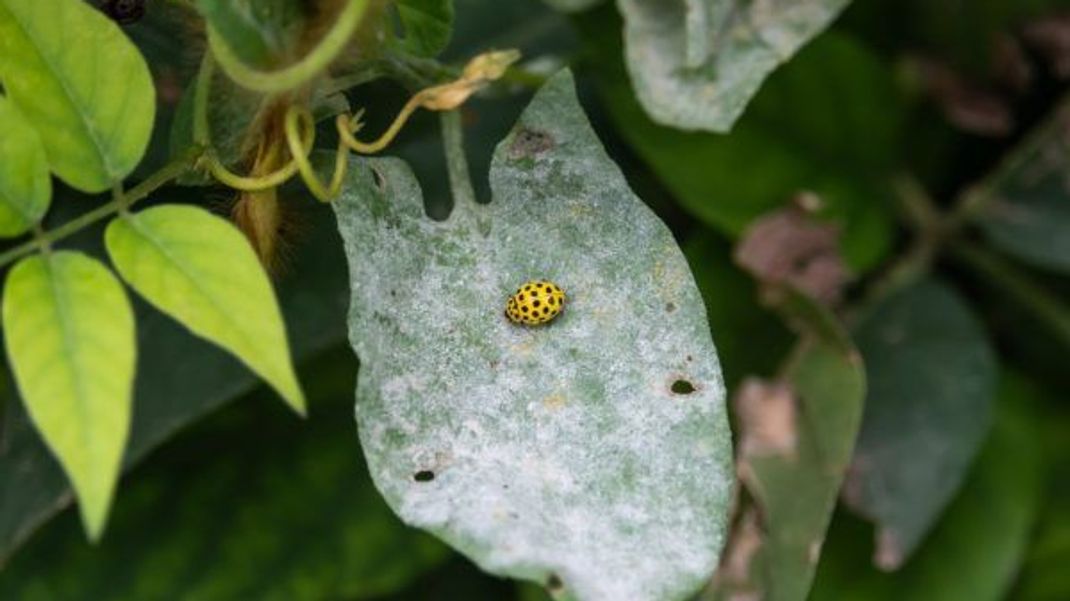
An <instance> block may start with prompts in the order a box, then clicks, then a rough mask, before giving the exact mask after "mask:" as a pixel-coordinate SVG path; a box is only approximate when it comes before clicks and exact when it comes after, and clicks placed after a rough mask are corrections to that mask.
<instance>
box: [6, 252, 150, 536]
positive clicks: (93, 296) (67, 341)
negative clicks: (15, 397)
mask: <svg viewBox="0 0 1070 601" xmlns="http://www.w3.org/2000/svg"><path fill="white" fill-rule="evenodd" d="M3 323H4V333H5V339H6V340H5V342H6V345H7V354H8V360H9V361H10V363H11V367H12V370H13V371H14V374H15V381H16V382H17V384H18V388H19V392H20V394H21V396H22V399H23V403H25V405H26V409H27V410H28V412H29V414H30V417H31V419H32V420H33V423H34V425H35V426H36V428H37V430H38V431H39V432H40V433H41V435H42V436H43V437H44V439H45V441H46V442H47V443H48V446H49V448H50V449H51V450H52V453H53V454H54V455H55V456H56V458H57V459H59V462H60V463H61V464H62V465H63V469H64V471H65V472H66V473H67V476H68V478H69V479H70V481H71V484H73V486H74V490H75V493H76V494H77V495H78V500H79V509H80V510H81V514H82V522H83V524H84V525H85V529H86V532H87V533H88V535H89V538H90V539H91V540H97V539H99V538H100V535H101V534H102V533H103V531H104V523H105V521H106V520H107V515H108V509H109V507H110V505H111V500H112V495H113V494H114V492H115V484H116V482H117V481H118V479H119V466H120V463H121V461H122V456H123V448H124V447H125V446H126V439H127V434H128V432H129V429H130V412H131V404H132V401H131V393H132V389H133V384H134V363H135V356H136V354H137V351H136V343H135V335H134V313H133V311H132V310H131V308H130V302H129V301H128V300H127V298H126V293H125V292H124V291H123V288H122V285H120V284H119V282H118V280H116V279H115V276H114V275H112V273H111V272H110V271H108V269H107V268H106V267H104V266H103V265H101V264H100V263H99V262H97V261H96V260H94V259H90V258H89V257H86V256H85V255H82V254H80V253H75V252H70V251H65V252H56V253H52V254H49V255H46V256H34V257H30V258H28V259H23V260H22V261H21V262H19V263H18V264H17V265H16V266H15V267H14V268H13V269H12V270H11V272H10V273H9V274H8V276H7V283H6V285H5V286H4V300H3Z"/></svg>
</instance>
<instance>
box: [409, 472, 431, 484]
mask: <svg viewBox="0 0 1070 601" xmlns="http://www.w3.org/2000/svg"><path fill="white" fill-rule="evenodd" d="M412 479H413V480H416V481H417V482H430V481H432V480H434V479H435V472H432V471H431V470H420V471H418V472H416V473H415V474H413V475H412Z"/></svg>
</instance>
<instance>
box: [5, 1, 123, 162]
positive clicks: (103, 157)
mask: <svg viewBox="0 0 1070 601" xmlns="http://www.w3.org/2000/svg"><path fill="white" fill-rule="evenodd" d="M0 10H3V11H5V12H6V13H7V14H8V15H9V16H10V17H11V21H12V22H13V23H15V24H16V25H17V26H18V28H19V30H20V31H21V32H22V35H23V36H24V37H25V38H26V40H28V41H29V42H30V43H29V44H28V45H29V46H30V48H31V49H32V51H33V52H34V53H35V54H37V56H38V57H39V58H40V59H41V62H42V63H44V64H45V66H46V67H48V72H49V74H50V75H52V78H53V79H54V80H55V81H56V82H58V83H59V87H60V89H62V90H63V94H64V97H65V99H66V100H67V104H68V105H69V106H70V107H71V108H72V109H73V112H74V114H75V115H76V116H77V117H78V119H77V120H76V122H77V123H78V124H79V125H81V126H82V129H83V130H84V133H85V136H86V138H88V139H89V141H90V143H91V144H92V145H93V148H94V149H95V150H96V151H97V157H98V158H99V159H100V163H101V166H102V167H104V171H105V172H106V173H107V174H108V177H109V178H112V177H113V176H114V174H115V173H116V170H115V169H114V166H113V165H112V164H111V161H110V160H109V159H108V155H107V153H105V152H104V148H102V147H101V145H100V140H98V139H97V137H96V136H95V135H94V129H93V127H92V126H90V124H89V121H88V120H87V119H86V116H85V114H84V113H83V112H82V111H81V110H80V109H79V106H78V103H77V102H75V97H74V94H73V93H72V91H71V89H70V88H69V87H68V86H67V82H66V81H65V80H64V79H63V78H62V77H59V76H58V75H59V73H60V72H59V70H58V69H57V68H56V66H55V65H54V64H53V63H52V61H51V60H49V58H48V57H47V56H46V55H45V54H44V53H43V52H41V51H40V49H39V45H38V40H37V38H35V37H34V36H32V35H30V30H29V29H28V28H27V27H26V25H25V24H24V23H23V22H22V21H20V20H19V18H18V16H17V15H16V14H15V13H14V12H12V11H11V9H9V8H8V7H7V6H6V4H5V3H3V2H0ZM57 20H58V18H57ZM98 62H99V61H93V64H94V68H96V64H97V63H98ZM126 87H127V88H129V86H126Z"/></svg>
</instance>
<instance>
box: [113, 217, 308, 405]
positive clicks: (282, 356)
mask: <svg viewBox="0 0 1070 601" xmlns="http://www.w3.org/2000/svg"><path fill="white" fill-rule="evenodd" d="M105 240H106V243H107V247H108V255H109V256H110V257H111V260H112V262H113V263H114V264H115V268H116V270H118V272H119V274H120V275H122V277H123V279H124V280H126V281H127V283H129V284H130V286H132V287H133V288H134V290H137V291H138V293H139V294H141V295H142V296H144V297H145V299H146V300H148V301H149V302H150V303H152V304H153V306H155V307H156V308H158V309H160V310H161V311H163V312H164V313H167V314H168V315H170V316H172V317H174V318H175V319H177V320H178V321H179V323H181V324H182V325H184V326H186V327H187V328H189V329H190V330H191V331H192V332H193V333H194V334H197V335H198V336H201V337H203V338H206V339H208V340H210V341H212V342H214V343H215V344H218V345H219V346H221V347H223V348H224V349H226V350H227V351H230V352H231V353H233V354H234V355H235V356H236V357H238V358H239V359H241V360H242V362H244V363H245V364H246V365H247V366H249V369H251V370H253V371H254V372H256V373H257V374H258V375H259V376H260V377H262V378H264V379H265V380H267V382H268V383H269V384H271V386H272V387H273V388H274V389H275V390H276V391H277V392H278V393H279V394H280V395H281V396H282V397H283V399H285V400H286V402H287V403H289V405H290V406H291V407H293V409H294V410H295V411H297V412H298V413H300V414H302V415H304V413H305V398H304V394H303V393H302V392H301V387H300V386H299V385H298V383H297V377H296V376H295V375H294V371H293V364H292V363H291V360H290V346H289V343H288V342H287V340H286V328H285V325H284V324H283V321H282V315H281V313H280V311H279V306H278V302H277V301H276V300H275V293H274V291H273V290H272V288H271V282H270V281H269V280H268V277H267V274H266V273H264V269H263V267H261V265H260V262H259V260H258V259H257V258H256V253H255V252H253V249H252V247H251V246H249V241H248V239H246V238H245V236H244V235H242V233H241V232H239V231H238V230H237V229H236V228H235V227H234V226H233V225H232V224H231V223H230V222H228V221H226V220H224V219H222V218H219V217H216V216H214V215H212V214H211V213H209V212H207V211H205V210H204V209H201V208H198V207H193V206H189V205H163V206H159V207H153V208H151V209H147V210H145V211H141V212H140V213H134V214H129V215H126V216H122V217H119V218H117V219H115V220H114V221H112V222H111V224H110V225H109V226H108V230H107V233H106V238H105Z"/></svg>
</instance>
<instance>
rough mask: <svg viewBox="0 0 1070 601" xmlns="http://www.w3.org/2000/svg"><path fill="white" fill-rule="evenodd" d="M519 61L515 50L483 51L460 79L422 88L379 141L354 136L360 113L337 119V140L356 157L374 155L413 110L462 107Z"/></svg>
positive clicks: (472, 61)
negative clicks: (364, 140) (366, 140)
mask: <svg viewBox="0 0 1070 601" xmlns="http://www.w3.org/2000/svg"><path fill="white" fill-rule="evenodd" d="M519 58H520V53H519V52H517V51H516V50H502V51H494V52H486V53H484V54H480V55H479V56H476V57H475V58H473V59H472V60H470V61H468V64H467V65H465V67H464V70H463V71H462V72H461V76H460V77H459V78H457V79H455V80H453V81H451V82H448V83H444V84H439V85H436V86H431V87H429V88H424V89H423V90H420V91H419V92H417V93H416V94H414V95H413V96H412V98H410V99H409V101H408V102H406V103H405V106H403V107H402V108H401V111H399V112H398V116H397V117H395V118H394V121H393V123H391V124H390V127H388V128H387V129H386V131H385V132H383V134H382V135H381V136H379V138H378V139H377V140H375V141H373V142H362V141H361V140H358V139H357V138H356V136H355V135H354V134H355V133H356V132H357V131H359V130H360V128H361V126H362V123H361V122H360V116H361V114H362V113H363V111H360V112H358V113H357V115H355V116H354V117H345V116H343V117H339V119H338V120H337V122H336V124H337V127H338V137H339V139H340V140H342V142H343V143H344V144H345V145H346V146H347V147H349V148H351V149H352V150H353V151H354V152H358V153H360V154H374V153H376V152H379V151H380V150H382V149H384V148H386V147H387V145H389V144H390V142H392V141H393V140H394V138H395V137H396V136H397V135H398V132H400V131H401V128H402V127H403V126H404V125H405V122H406V121H408V120H409V117H411V116H412V114H413V113H414V112H416V109H419V108H425V109H427V110H431V111H449V110H453V109H455V108H457V107H459V106H461V105H462V104H464V102H465V101H466V100H468V98H469V97H470V96H471V95H472V94H474V93H476V92H477V91H479V89H480V88H483V87H484V86H486V85H487V84H488V83H490V82H492V81H494V80H496V79H498V78H500V77H501V76H502V75H504V74H505V71H506V69H508V68H509V65H511V64H513V63H514V62H516V61H517V60H518V59H519Z"/></svg>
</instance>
